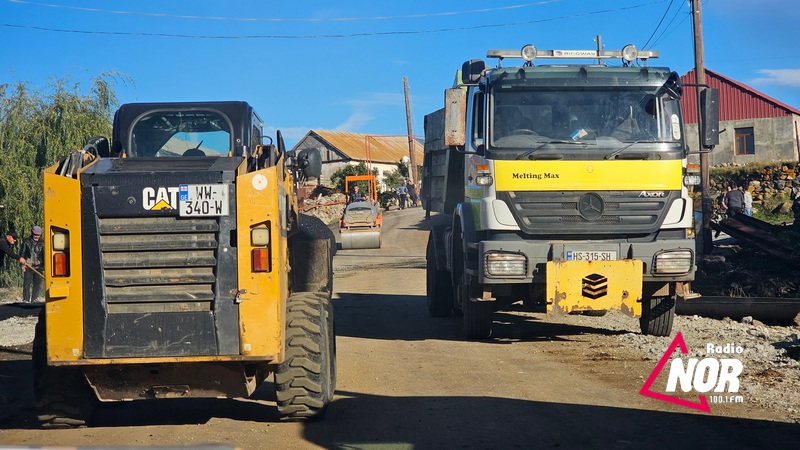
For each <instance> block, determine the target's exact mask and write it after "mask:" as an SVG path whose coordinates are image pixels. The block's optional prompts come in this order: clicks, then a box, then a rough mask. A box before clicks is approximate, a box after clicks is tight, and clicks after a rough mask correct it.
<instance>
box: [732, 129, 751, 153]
mask: <svg viewBox="0 0 800 450" xmlns="http://www.w3.org/2000/svg"><path fill="white" fill-rule="evenodd" d="M755 153H756V144H755V139H753V127H749V128H737V129H736V154H737V155H754V154H755Z"/></svg>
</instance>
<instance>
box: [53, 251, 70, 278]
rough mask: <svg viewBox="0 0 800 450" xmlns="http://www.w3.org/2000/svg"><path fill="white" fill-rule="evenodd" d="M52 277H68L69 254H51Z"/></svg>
mask: <svg viewBox="0 0 800 450" xmlns="http://www.w3.org/2000/svg"><path fill="white" fill-rule="evenodd" d="M53 276H54V277H68V276H69V253H60V252H59V253H54V254H53Z"/></svg>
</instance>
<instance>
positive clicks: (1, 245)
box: [0, 230, 25, 265]
mask: <svg viewBox="0 0 800 450" xmlns="http://www.w3.org/2000/svg"><path fill="white" fill-rule="evenodd" d="M16 243H17V232H16V231H12V230H9V231H7V232H6V237H5V239H0V252H3V255H6V256H8V257H9V258H11V259H16V260H18V261H19V263H20V264H25V258H23V257H22V256H20V255H18V254H16V253H14V250H13V249H12V248H11V246H12V245H14V244H16ZM3 255H0V258H2V259H3V261H5V258H4V257H3ZM0 265H2V263H0Z"/></svg>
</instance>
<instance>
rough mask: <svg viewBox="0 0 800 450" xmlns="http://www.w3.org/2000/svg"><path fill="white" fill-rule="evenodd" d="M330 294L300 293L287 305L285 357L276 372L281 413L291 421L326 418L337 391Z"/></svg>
mask: <svg viewBox="0 0 800 450" xmlns="http://www.w3.org/2000/svg"><path fill="white" fill-rule="evenodd" d="M333 327H334V325H333V308H332V306H331V302H330V294H327V293H325V292H297V293H293V294H291V295H290V296H289V299H288V301H287V306H286V358H285V359H284V361H283V363H281V364H280V365H279V366H278V369H277V370H276V371H275V395H276V397H277V400H278V412H279V413H280V414H281V416H282V418H284V419H288V420H318V419H322V418H324V417H325V413H326V411H327V409H328V405H329V404H330V402H331V401H332V400H333V394H334V391H335V390H336V338H335V335H334V330H333Z"/></svg>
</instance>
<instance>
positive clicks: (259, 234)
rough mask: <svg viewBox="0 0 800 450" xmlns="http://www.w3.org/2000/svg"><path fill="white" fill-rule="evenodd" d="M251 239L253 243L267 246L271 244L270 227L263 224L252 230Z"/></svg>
mask: <svg viewBox="0 0 800 450" xmlns="http://www.w3.org/2000/svg"><path fill="white" fill-rule="evenodd" d="M250 240H251V242H252V243H253V245H256V246H259V247H266V246H267V245H269V228H268V227H265V226H262V227H257V228H253V229H252V230H250Z"/></svg>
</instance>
